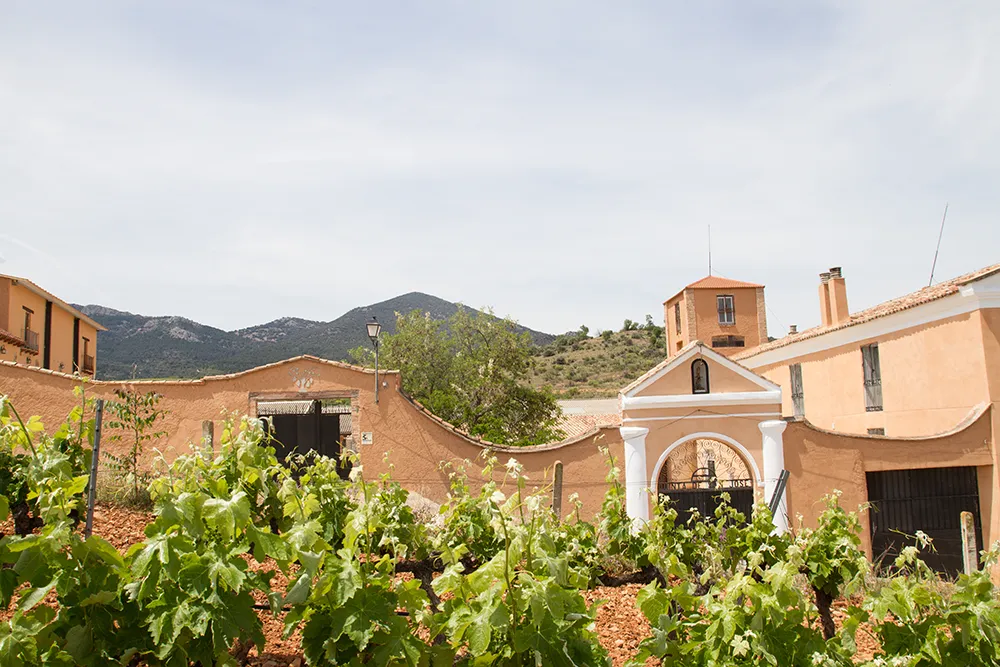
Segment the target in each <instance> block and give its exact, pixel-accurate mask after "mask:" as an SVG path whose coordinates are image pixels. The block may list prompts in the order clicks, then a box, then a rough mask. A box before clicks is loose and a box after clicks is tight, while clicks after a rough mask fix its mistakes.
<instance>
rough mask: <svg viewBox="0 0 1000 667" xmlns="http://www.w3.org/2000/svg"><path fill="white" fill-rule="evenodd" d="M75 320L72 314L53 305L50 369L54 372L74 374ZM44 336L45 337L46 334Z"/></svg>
mask: <svg viewBox="0 0 1000 667" xmlns="http://www.w3.org/2000/svg"><path fill="white" fill-rule="evenodd" d="M74 319H75V317H74V316H73V314H72V313H70V312H69V311H67V310H63V309H62V308H60V307H59V305H58V304H55V303H54V304H52V351H51V352H50V356H49V368H51V369H52V370H54V371H59V370H61V371H63V372H64V373H72V372H73V320H74ZM42 335H43V336H44V333H43V334H42ZM60 364H61V365H62V366H61V367H60Z"/></svg>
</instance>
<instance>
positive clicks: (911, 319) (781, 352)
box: [740, 276, 1000, 368]
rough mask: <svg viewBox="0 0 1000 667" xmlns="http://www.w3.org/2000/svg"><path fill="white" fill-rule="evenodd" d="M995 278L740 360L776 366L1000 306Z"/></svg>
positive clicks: (754, 365)
mask: <svg viewBox="0 0 1000 667" xmlns="http://www.w3.org/2000/svg"><path fill="white" fill-rule="evenodd" d="M995 278H997V276H991V277H990V278H987V279H985V280H983V281H982V282H976V283H971V284H969V285H965V286H963V287H962V288H961V289H960V290H959V292H958V293H956V294H950V295H948V296H946V297H942V298H940V299H937V300H935V301H931V302H930V303H925V304H921V305H919V306H914V307H913V308H908V309H906V310H902V311H900V312H898V313H893V314H891V315H886V316H885V317H880V318H878V319H874V320H870V321H868V322H864V323H863V324H855V325H854V326H850V327H845V328H843V329H837V330H836V331H831V332H829V333H825V334H821V335H819V336H816V337H814V338H806V339H805V340H802V341H799V342H795V343H789V344H788V345H785V346H783V347H779V348H776V349H774V350H768V351H767V352H761V353H760V354H756V355H754V356H752V357H745V358H743V359H740V363H741V364H743V365H744V366H748V367H749V368H761V367H764V366H774V365H777V364H781V363H784V362H786V361H789V360H792V359H798V358H800V357H805V356H808V355H810V354H815V353H817V352H825V351H826V350H833V349H836V348H838V347H844V346H846V345H854V344H857V343H860V342H862V341H866V340H871V339H873V338H879V337H881V336H888V335H891V334H894V333H898V332H900V331H905V330H906V329H912V328H914V327H919V326H923V325H925V324H930V323H931V322H938V321H940V320H946V319H948V318H951V317H956V316H958V315H964V314H966V313H971V312H973V311H976V310H980V309H983V308H1000V284H994V283H995V282H996V281H995V280H994V279H995Z"/></svg>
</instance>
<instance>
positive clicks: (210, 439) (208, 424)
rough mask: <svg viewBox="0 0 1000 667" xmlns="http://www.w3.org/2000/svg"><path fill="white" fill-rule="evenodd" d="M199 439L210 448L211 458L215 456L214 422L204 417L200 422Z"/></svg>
mask: <svg viewBox="0 0 1000 667" xmlns="http://www.w3.org/2000/svg"><path fill="white" fill-rule="evenodd" d="M201 441H202V442H203V443H205V445H206V446H207V447H208V448H210V449H211V450H212V458H213V459H214V458H215V422H214V421H212V420H211V419H206V420H205V421H203V422H202V423H201Z"/></svg>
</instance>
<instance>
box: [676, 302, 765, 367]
mask: <svg viewBox="0 0 1000 667" xmlns="http://www.w3.org/2000/svg"><path fill="white" fill-rule="evenodd" d="M692 292H693V294H694V308H695V314H696V318H697V324H696V331H697V336H698V340H700V341H702V342H703V343H705V344H706V345H708V346H711V345H712V337H713V336H743V338H744V340H745V343H746V346H745V347H719V348H714V349H715V351H716V352H718V353H719V354H723V355H726V356H729V355H731V354H736V353H738V352H743V351H744V350H747V349H749V348H751V347H756V346H757V345H760V342H761V341H760V327H759V321H758V316H757V288H754V287H741V288H737V289H719V290H712V289H696V290H692ZM723 294H727V295H732V297H733V305H734V307H735V309H736V323H735V324H734V325H732V326H723V325H721V324H719V308H718V301H717V299H716V297H717V296H720V295H723Z"/></svg>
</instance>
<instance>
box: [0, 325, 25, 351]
mask: <svg viewBox="0 0 1000 667" xmlns="http://www.w3.org/2000/svg"><path fill="white" fill-rule="evenodd" d="M0 343H7V344H8V345H14V346H15V347H27V343H25V342H24V341H23V340H21V339H20V338H18V337H17V336H15V335H14V334H12V333H10V332H9V331H7V330H5V329H0Z"/></svg>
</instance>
